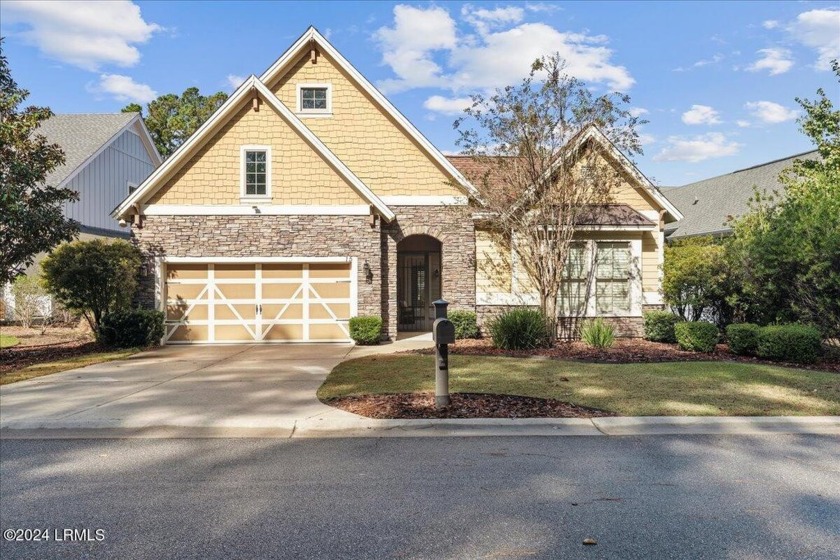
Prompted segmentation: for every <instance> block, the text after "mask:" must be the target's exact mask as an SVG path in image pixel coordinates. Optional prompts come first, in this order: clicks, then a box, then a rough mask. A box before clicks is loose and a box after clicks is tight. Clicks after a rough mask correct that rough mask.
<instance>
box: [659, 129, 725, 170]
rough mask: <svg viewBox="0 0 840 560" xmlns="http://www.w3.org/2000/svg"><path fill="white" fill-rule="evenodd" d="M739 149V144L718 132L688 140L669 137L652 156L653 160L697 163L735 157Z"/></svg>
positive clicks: (680, 137)
mask: <svg viewBox="0 0 840 560" xmlns="http://www.w3.org/2000/svg"><path fill="white" fill-rule="evenodd" d="M740 149H741V144H738V143H737V142H732V141H730V140H729V139H728V138H727V137H726V135H724V134H721V133H720V132H711V133H708V134H701V135H699V136H693V137H690V138H686V137H683V136H670V137H668V143H667V145H666V146H665V147H664V148H663V149H662V151H660V152H659V153H658V154H656V155H655V156H653V160H654V161H687V162H689V163H697V162H699V161H704V160H707V159H712V158H719V157H724V156H731V155H735V154H737V153H738V151H739V150H740Z"/></svg>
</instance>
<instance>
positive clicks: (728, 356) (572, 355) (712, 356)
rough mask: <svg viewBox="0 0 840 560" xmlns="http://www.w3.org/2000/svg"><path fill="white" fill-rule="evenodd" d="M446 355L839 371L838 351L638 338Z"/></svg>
mask: <svg viewBox="0 0 840 560" xmlns="http://www.w3.org/2000/svg"><path fill="white" fill-rule="evenodd" d="M409 352H413V353H419V354H433V353H434V349H433V348H424V349H422V350H410V351H409ZM449 353H450V354H460V355H463V356H505V357H513V358H530V357H535V356H541V357H545V358H551V359H555V360H579V361H582V362H591V363H602V364H639V363H655V362H708V361H723V362H744V363H752V364H765V365H773V366H786V367H793V368H800V369H810V370H815V371H829V372H833V373H840V357H838V352H836V351H835V352H834V353H832V354H831V355H830V356H826V357H823V358H821V359H820V360H818V361H817V362H816V363H814V364H792V363H784V362H771V361H768V360H760V359H758V358H752V357H749V356H738V355H737V354H733V353H732V352H730V351H729V347H728V346H727V345H726V344H718V345H717V347H716V348H715V351H714V352H711V353H704V352H688V351H686V350H680V348H679V346H677V345H676V344H667V343H663V342H651V341H649V340H644V339H642V338H619V339H616V341H615V344H614V345H613V347H612V348H607V349H605V350H598V349H597V348H592V347H591V346H588V345H587V344H585V343H583V342H580V341H573V342H569V341H559V342H557V343H556V344H555V345H554V346H553V347H551V348H535V349H532V350H502V349H499V348H495V347H493V345H492V344H491V342H490V341H489V340H488V339H466V340H459V341H457V342H456V343H455V344H450V345H449Z"/></svg>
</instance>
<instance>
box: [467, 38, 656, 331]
mask: <svg viewBox="0 0 840 560" xmlns="http://www.w3.org/2000/svg"><path fill="white" fill-rule="evenodd" d="M472 100H473V103H472V106H471V107H469V108H468V109H466V110H465V116H464V117H463V118H461V119H458V120H457V121H456V122H455V128H456V130H458V133H459V140H458V145H459V146H460V147H461V148H462V150H463V152H464V153H465V154H466V155H470V156H472V157H473V158H474V161H475V162H476V164H477V165H475V166H474V167H475V169H476V171H475V172H474V173H472V174H471V175H472V176H469V177H468V179H470V181H471V182H472V183H473V184H474V185H476V186H477V187H478V190H479V192H480V194H479V196H478V197H475V200H473V203H474V204H475V205H477V206H480V207H481V208H482V210H483V211H484V212H485V213H486V215H487V216H488V225H489V226H490V229H489V234H490V235H491V237H492V239H493V241H494V242H495V243H496V244H497V245H498V246H499V247H501V248H503V249H504V250H503V251H501V253H502V255H503V256H502V257H501V258H499V257H493V256H490V255H488V256H487V260H486V262H485V264H483V265H482V266H486V267H487V268H488V272H489V273H490V274H493V273H494V272H495V270H497V269H504V268H506V267H508V265H509V263H508V259H507V257H506V256H504V255H505V254H510V252H511V250H515V251H516V252H517V254H518V255H519V259H518V262H519V263H520V264H521V266H522V268H523V270H524V271H525V272H526V273H527V275H528V277H529V278H530V280H531V282H532V283H533V286H534V291H535V292H538V293H539V298H540V309H541V311H542V313H543V314H544V315H545V317H546V319H547V320H548V321H549V323H550V324H549V332H550V333H551V339H552V340H553V339H554V338H555V337H556V332H557V331H556V328H555V327H556V322H557V317H558V309H557V298H558V292H559V291H560V287H561V284H562V281H563V268H564V266H565V264H566V260H567V256H568V254H569V249H570V246H571V243H572V237H573V235H574V233H575V231H576V229H577V227H578V226H579V223H580V221H581V220H583V219H589V218H592V217H593V214H594V213H596V212H599V211H600V209H602V208H603V204H605V203H608V202H609V201H610V200H611V193H612V191H613V189H614V188H616V187H617V186H618V184H619V183H620V182H621V181H622V180H623V179H622V176H621V174H620V173H618V172H617V169H616V168H615V167H613V166H612V165H610V164H609V163H607V164H604V162H605V161H606V160H605V159H604V158H603V154H602V153H601V152H600V151H599V150H598V149H597V148H593V147H592V146H584V147H583V149H581V150H578V151H577V152H576V153H572V152H571V151H569V150H566V149H565V147H566V146H568V145H569V143H570V140H571V139H573V138H574V137H575V136H576V135H578V134H582V133H583V131H584V130H586V129H587V128H588V127H591V126H596V127H598V129H599V130H601V132H603V133H604V134H605V135H606V136H607V138H609V140H610V141H612V142H613V143H614V144H615V145H616V146H617V147H618V148H619V149H621V150H622V151H624V152H625V153H626V154H633V153H641V146H640V144H639V138H638V134H637V133H636V130H635V126H636V125H637V124H640V123H641V122H642V121H639V120H638V119H637V118H636V117H633V116H631V115H630V114H629V111H628V110H627V109H626V108H625V107H626V104H627V103H628V102H629V98H628V97H627V96H623V95H618V94H609V95H602V96H599V97H595V96H594V95H593V94H592V92H591V91H590V90H589V89H588V88H587V87H586V84H584V83H583V82H580V81H578V80H577V79H575V78H572V77H569V76H568V75H567V74H566V73H565V62H564V60H563V59H562V58H561V57H560V56H559V54H554V55H552V56H550V57H543V58H541V59H539V60H537V61H535V62H534V64H533V65H532V68H531V72H530V73H529V75H528V76H527V77H526V78H524V79H523V80H522V81H521V83H519V84H517V85H513V86H508V87H506V88H504V89H501V90H497V91H496V92H495V93H494V94H492V95H489V96H485V95H481V94H478V95H474V96H472ZM514 238H515V240H514ZM514 246H515V249H514Z"/></svg>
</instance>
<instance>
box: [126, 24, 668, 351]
mask: <svg viewBox="0 0 840 560" xmlns="http://www.w3.org/2000/svg"><path fill="white" fill-rule="evenodd" d="M576 141H577V142H580V143H581V145H584V144H585V145H586V146H587V147H591V148H592V149H597V150H601V152H602V153H603V156H604V161H605V162H606V163H608V164H609V165H612V166H613V167H614V168H615V169H616V171H617V172H619V173H621V174H622V175H623V177H625V179H626V182H625V184H624V186H623V188H622V189H620V191H619V192H618V193H616V200H615V205H614V206H613V207H611V209H610V210H609V211H608V212H607V214H608V215H609V218H610V219H609V220H607V221H608V222H609V223H601V222H600V221H598V219H596V218H594V217H593V220H592V222H593V223H591V224H581V229H582V231H581V235H580V239H581V241H583V242H584V244H583V245H579V247H580V250H579V251H578V253H576V254H577V255H578V257H579V258H580V259H583V260H586V259H590V258H591V257H592V255H593V254H594V253H596V252H597V253H598V254H599V256H605V257H609V258H608V259H605V262H606V261H607V260H608V261H609V262H610V263H611V265H610V266H609V267H606V268H609V270H607V269H606V268H604V269H603V270H601V269H599V272H600V273H601V274H600V275H599V277H598V278H596V286H595V290H594V294H595V295H593V297H592V298H591V299H590V300H589V301H586V302H584V303H585V308H586V310H587V311H588V312H589V314H591V315H596V314H597V315H603V316H609V317H613V318H615V319H616V320H618V321H619V322H620V323H621V324H622V325H625V326H627V327H628V329H629V332H631V333H637V332H638V328H639V326H640V325H641V317H642V310H643V309H644V308H645V307H647V306H660V305H661V299H660V295H659V287H660V269H659V265H660V263H661V261H662V248H663V244H664V236H663V228H664V225H665V223H667V222H669V221H672V220H675V219H678V218H679V217H680V214H679V212H678V211H677V210H676V209H675V208H674V207H673V206H672V205H671V204H670V203H669V202H668V200H667V199H665V197H663V196H662V195H661V194H660V193H659V192H658V191H657V190H656V189H655V188H654V187H653V185H652V184H650V182H649V181H648V180H647V179H646V178H645V177H644V176H643V175H641V174H640V173H639V172H638V170H636V168H635V167H634V166H633V165H632V164H631V163H630V162H629V161H628V160H627V159H626V158H625V157H624V156H623V155H621V153H619V152H618V150H616V149H615V148H614V147H613V146H612V145H611V144H610V143H609V141H608V140H607V139H606V138H605V137H604V136H603V135H602V134H601V133H600V132H599V131H598V130H597V129H595V128H591V129H588V130H587V131H585V132H584V133H582V134H579V135H578V136H577V140H576ZM470 164H471V160H468V159H465V158H462V157H451V158H446V157H444V156H443V155H442V154H441V152H440V151H439V150H438V149H437V148H435V147H434V146H433V145H432V144H431V143H430V142H429V141H428V140H427V139H426V138H425V137H423V135H422V134H420V132H419V131H418V130H417V129H416V128H415V127H414V125H412V124H411V123H410V122H409V121H408V120H407V119H406V118H405V117H404V116H403V115H402V114H401V113H400V112H399V111H397V110H396V108H394V106H393V105H392V104H391V103H390V102H389V101H388V100H387V99H386V98H385V97H384V96H383V95H382V94H381V93H380V92H379V91H377V90H376V88H374V87H373V86H372V85H371V84H370V83H369V82H368V81H367V79H365V77H364V76H362V75H361V74H360V73H359V72H358V71H357V70H356V69H355V68H354V67H353V66H352V65H351V64H350V63H349V62H347V60H345V59H344V57H343V56H342V55H341V54H340V53H339V52H338V51H336V50H335V48H334V47H333V46H332V45H330V43H329V42H328V41H326V39H324V37H323V36H321V35H320V34H319V33H318V32H317V31H316V30H315V29H314V28H310V29H309V30H308V31H307V32H306V33H305V34H304V35H303V36H301V37H300V38H299V39H298V40H297V41H296V42H295V43H294V44H293V45H292V46H291V47H290V48H289V49H288V50H287V51H286V53H285V54H283V55H282V56H281V57H280V58H279V59H278V60H277V61H276V62H275V63H274V64H273V65H272V66H271V67H270V68H269V69H268V70H267V71H265V72H264V73H263V74H262V76H260V77H259V78H257V77H256V76H251V77H250V78H248V79H247V80H246V81H245V82H244V83H243V84H242V85H241V86H240V87H239V88H238V89H237V90H236V91H235V92H234V93H233V94H232V95H231V96H230V98H229V99H228V100H227V101H226V102H225V103H224V105H223V106H222V107H220V108H219V110H218V111H217V112H216V113H215V114H214V115H213V116H212V117H211V118H210V119H209V120H208V121H207V122H206V123H205V124H204V125H203V126H202V127H201V128H200V129H199V130H198V131H196V133H195V134H194V135H193V136H192V137H191V138H190V139H189V140H188V141H187V142H185V143H184V144H183V145H182V146H181V147H180V148H179V149H178V150H177V151H176V152H175V153H174V154H173V155H172V156H171V157H170V158H169V159H168V160H167V161H166V163H164V164H163V165H162V166H161V167H160V168H158V169H157V170H156V171H155V172H154V173H153V174H152V175H151V176H150V177H149V178H148V179H147V180H146V181H145V182H144V183H143V184H142V185H141V186H140V187H139V189H138V190H137V191H135V192H134V193H133V194H132V195H131V196H129V197H128V198H127V199H126V200H125V201H124V202H123V203H122V204H120V205H119V207H117V208H116V209H115V210H114V213H113V217H114V218H115V219H123V220H126V221H130V222H131V225H132V235H133V236H134V238H135V240H136V242H137V243H138V245H139V246H140V248H141V249H142V250H143V251H144V253H145V254H146V255H148V265H147V266H146V267H145V270H144V273H143V275H142V277H141V292H140V296H139V299H140V301H141V303H143V304H145V305H148V306H154V307H156V308H158V309H161V310H164V311H165V312H166V334H165V337H164V342H167V343H186V342H196V343H205V342H211V343H212V342H300V341H304V342H316V341H347V340H349V339H350V337H349V332H348V320H349V318H350V317H353V316H355V315H376V316H380V317H382V320H383V324H384V327H383V335H384V336H387V337H389V338H395V337H396V335H397V333H398V332H399V331H425V330H429V329H430V327H431V324H432V320H433V309H432V305H431V303H432V301H434V300H436V299H438V298H440V297H443V298H446V299H447V300H449V302H450V303H451V308H452V309H468V310H475V311H476V312H477V313H478V316H479V320H480V321H484V320H486V318H487V317H489V316H492V315H493V314H494V313H496V312H498V310H500V309H504V308H506V307H509V306H511V305H519V304H527V305H531V304H534V302H535V301H536V300H535V295H534V294H531V293H529V292H528V290H527V289H526V288H525V287H524V286H525V282H524V281H523V280H522V278H521V271H520V270H519V269H517V268H516V265H515V262H516V259H515V258H513V259H512V260H513V267H512V270H511V271H510V274H508V275H505V274H500V275H496V276H493V277H487V275H486V274H485V273H484V272H482V267H481V266H480V263H479V266H477V263H476V261H477V260H478V261H481V260H482V259H485V258H487V257H486V255H487V252H488V251H491V252H492V251H494V250H496V251H498V249H494V248H493V247H491V246H489V244H488V243H489V238H488V236H487V235H486V234H485V233H483V231H482V229H481V226H480V225H477V223H478V222H476V221H475V220H473V218H472V217H471V215H470V214H469V213H464V212H462V213H461V217H459V215H458V213H457V212H456V210H457V207H461V210H467V209H468V208H467V207H466V204H467V196H468V195H469V194H473V193H474V192H475V191H474V187H473V186H472V185H471V184H470V183H469V182H468V181H467V180H466V179H465V178H464V176H463V174H462V172H461V171H460V170H459V168H463V167H465V166H468V165H470ZM453 207H456V208H454V209H453ZM602 268H603V267H602ZM572 280H573V281H577V279H572Z"/></svg>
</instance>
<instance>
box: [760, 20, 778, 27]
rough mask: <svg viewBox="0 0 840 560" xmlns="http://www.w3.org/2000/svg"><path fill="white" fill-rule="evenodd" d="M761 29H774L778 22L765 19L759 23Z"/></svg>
mask: <svg viewBox="0 0 840 560" xmlns="http://www.w3.org/2000/svg"><path fill="white" fill-rule="evenodd" d="M761 27H763V28H764V29H776V28H777V27H779V22H778V21H776V20H775V19H766V20H764V21H762V22H761Z"/></svg>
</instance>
